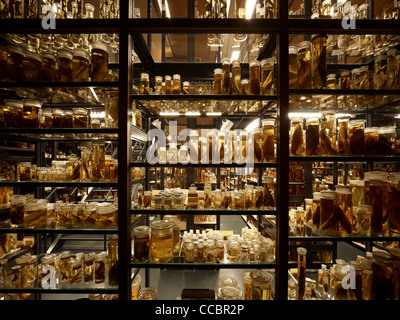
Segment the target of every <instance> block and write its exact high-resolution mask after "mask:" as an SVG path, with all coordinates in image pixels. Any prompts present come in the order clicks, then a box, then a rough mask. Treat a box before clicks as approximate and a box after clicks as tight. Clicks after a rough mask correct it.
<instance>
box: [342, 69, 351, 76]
mask: <svg viewBox="0 0 400 320" xmlns="http://www.w3.org/2000/svg"><path fill="white" fill-rule="evenodd" d="M340 74H341V75H342V76H348V75H350V70H343V71H342V72H341V73H340Z"/></svg>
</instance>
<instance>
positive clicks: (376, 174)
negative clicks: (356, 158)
mask: <svg viewBox="0 0 400 320" xmlns="http://www.w3.org/2000/svg"><path fill="white" fill-rule="evenodd" d="M386 179H387V173H386V172H383V171H368V172H365V173H364V203H365V204H369V205H371V204H372V198H371V190H370V184H371V181H372V180H378V181H382V182H383V181H385V180H386Z"/></svg>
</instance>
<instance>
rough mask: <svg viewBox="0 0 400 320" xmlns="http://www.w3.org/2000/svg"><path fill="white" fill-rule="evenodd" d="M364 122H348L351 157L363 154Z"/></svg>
mask: <svg viewBox="0 0 400 320" xmlns="http://www.w3.org/2000/svg"><path fill="white" fill-rule="evenodd" d="M364 123H365V121H364V120H351V121H349V148H350V153H351V155H353V156H357V155H362V154H364Z"/></svg>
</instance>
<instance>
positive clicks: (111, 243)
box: [107, 234, 118, 287]
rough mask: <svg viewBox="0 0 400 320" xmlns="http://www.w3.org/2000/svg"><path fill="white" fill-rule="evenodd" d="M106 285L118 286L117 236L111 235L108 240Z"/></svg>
mask: <svg viewBox="0 0 400 320" xmlns="http://www.w3.org/2000/svg"><path fill="white" fill-rule="evenodd" d="M107 256H108V285H109V286H110V287H117V286H118V235H116V234H113V235H111V236H110V238H109V239H108V245H107Z"/></svg>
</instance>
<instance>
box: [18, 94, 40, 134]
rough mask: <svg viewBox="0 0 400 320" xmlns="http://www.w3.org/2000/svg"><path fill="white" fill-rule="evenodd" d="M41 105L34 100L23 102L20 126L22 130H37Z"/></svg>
mask: <svg viewBox="0 0 400 320" xmlns="http://www.w3.org/2000/svg"><path fill="white" fill-rule="evenodd" d="M41 109H42V104H41V103H40V102H39V101H35V100H25V101H24V107H23V116H22V124H23V127H24V128H39V118H40V113H41Z"/></svg>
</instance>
